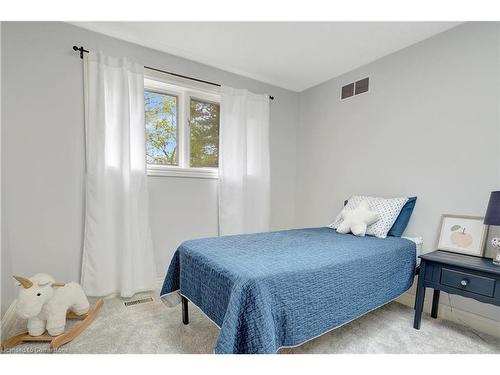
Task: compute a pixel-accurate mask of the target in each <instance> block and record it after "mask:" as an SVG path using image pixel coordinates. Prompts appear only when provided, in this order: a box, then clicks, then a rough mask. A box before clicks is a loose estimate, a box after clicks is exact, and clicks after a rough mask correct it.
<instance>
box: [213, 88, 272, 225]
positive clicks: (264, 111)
mask: <svg viewBox="0 0 500 375" xmlns="http://www.w3.org/2000/svg"><path fill="white" fill-rule="evenodd" d="M270 184H271V182H270V165H269V96H268V95H256V94H252V93H251V92H248V91H247V90H239V89H233V88H230V87H225V86H223V87H222V89H221V114H220V150H219V233H220V235H227V234H239V233H255V232H265V231H268V230H269V221H270Z"/></svg>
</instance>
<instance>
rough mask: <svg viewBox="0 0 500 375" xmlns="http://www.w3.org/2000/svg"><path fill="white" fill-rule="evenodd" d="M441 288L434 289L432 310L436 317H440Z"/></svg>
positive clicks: (432, 314)
mask: <svg viewBox="0 0 500 375" xmlns="http://www.w3.org/2000/svg"><path fill="white" fill-rule="evenodd" d="M439 292H440V291H439V289H434V293H433V294H432V310H431V316H432V317H433V318H434V319H436V318H437V317H438V308H439Z"/></svg>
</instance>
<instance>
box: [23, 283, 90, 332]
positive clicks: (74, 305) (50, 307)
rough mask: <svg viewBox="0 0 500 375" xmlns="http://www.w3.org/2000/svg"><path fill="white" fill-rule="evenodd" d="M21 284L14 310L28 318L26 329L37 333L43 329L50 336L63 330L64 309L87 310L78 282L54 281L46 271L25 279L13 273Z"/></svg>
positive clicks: (85, 297) (78, 311) (73, 310)
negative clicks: (63, 283) (64, 282)
mask: <svg viewBox="0 0 500 375" xmlns="http://www.w3.org/2000/svg"><path fill="white" fill-rule="evenodd" d="M14 278H15V279H16V280H17V281H18V282H19V284H20V286H21V288H20V289H19V294H18V297H17V304H16V313H17V315H18V316H20V317H21V318H23V319H28V333H29V334H30V335H31V336H40V335H42V334H43V333H44V332H45V330H47V332H48V333H49V335H51V336H57V335H60V334H61V333H63V332H64V328H65V326H66V312H67V311H68V310H70V311H72V312H74V313H75V314H76V315H83V314H85V313H87V312H88V311H89V307H90V306H89V301H88V299H87V296H86V295H85V293H84V292H83V289H82V287H81V286H80V284H78V283H75V282H70V283H67V284H65V285H62V284H56V282H55V280H54V278H53V277H52V276H50V275H47V274H46V273H38V274H36V275H35V276H32V277H30V278H29V279H27V278H25V277H21V276H14Z"/></svg>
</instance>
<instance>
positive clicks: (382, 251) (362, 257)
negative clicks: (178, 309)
mask: <svg viewBox="0 0 500 375" xmlns="http://www.w3.org/2000/svg"><path fill="white" fill-rule="evenodd" d="M415 252H416V248H415V243H413V242H412V241H409V240H406V239H403V238H399V237H388V238H376V237H368V236H367V237H356V236H353V235H350V234H338V233H337V232H336V231H335V230H333V229H330V228H311V229H297V230H287V231H278V232H269V233H257V234H248V235H237V236H224V237H214V238H204V239H198V240H191V241H186V242H184V243H182V244H181V245H180V246H179V248H178V249H177V251H176V252H175V255H174V257H173V259H172V262H171V264H170V267H169V269H168V273H167V276H166V278H165V282H164V284H163V288H162V291H161V295H162V296H164V295H166V294H168V293H171V292H174V291H177V290H180V293H181V294H182V295H183V296H185V297H186V298H188V299H189V300H190V301H192V302H193V303H194V304H196V305H197V306H198V307H199V308H200V309H201V310H202V311H203V312H204V313H205V314H206V315H207V316H208V317H209V318H210V319H212V320H213V321H214V322H215V323H216V324H217V325H218V326H219V327H220V334H219V338H218V340H217V344H216V347H215V352H216V353H275V352H276V351H277V350H278V349H279V348H280V347H284V346H295V345H299V344H301V343H303V342H305V341H307V340H310V339H312V338H314V337H316V336H319V335H321V334H323V333H325V332H327V331H329V330H331V329H333V328H335V327H338V326H340V325H342V324H344V323H346V322H349V321H351V320H353V319H355V318H357V317H359V316H360V315H363V314H364V313H366V312H368V311H370V310H372V309H374V308H377V307H379V306H381V305H383V304H385V303H387V302H389V301H391V300H392V299H394V298H396V297H397V296H399V295H400V294H402V293H403V292H405V291H406V290H407V289H409V288H410V286H411V285H412V283H413V276H414V271H415V257H416V254H415Z"/></svg>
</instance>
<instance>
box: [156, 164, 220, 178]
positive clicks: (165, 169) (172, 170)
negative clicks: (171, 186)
mask: <svg viewBox="0 0 500 375" xmlns="http://www.w3.org/2000/svg"><path fill="white" fill-rule="evenodd" d="M147 174H148V176H154V177H187V178H212V179H218V178H219V170H218V169H217V168H181V167H173V166H166V165H148V166H147Z"/></svg>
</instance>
